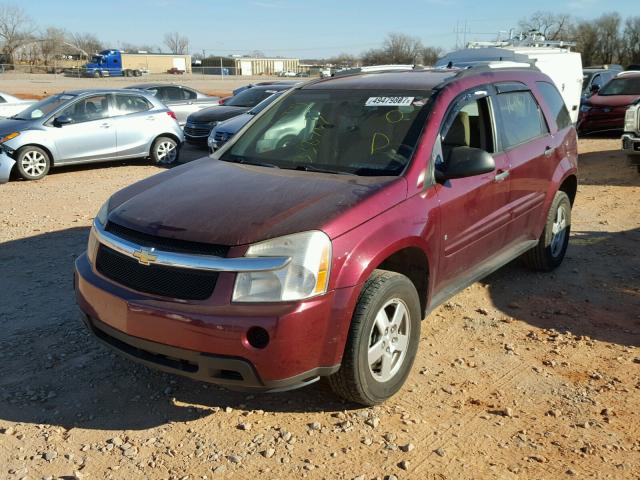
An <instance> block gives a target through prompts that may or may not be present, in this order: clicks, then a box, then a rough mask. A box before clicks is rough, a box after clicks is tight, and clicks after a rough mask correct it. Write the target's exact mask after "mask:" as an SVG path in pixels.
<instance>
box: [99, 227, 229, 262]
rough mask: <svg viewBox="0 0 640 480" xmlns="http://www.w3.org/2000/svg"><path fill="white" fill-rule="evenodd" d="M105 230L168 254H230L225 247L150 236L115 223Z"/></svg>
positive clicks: (223, 255) (220, 255)
mask: <svg viewBox="0 0 640 480" xmlns="http://www.w3.org/2000/svg"><path fill="white" fill-rule="evenodd" d="M105 230H106V231H107V232H109V233H113V234H114V235H116V236H118V237H120V238H122V239H124V240H128V241H130V242H133V243H136V244H138V245H141V246H143V247H148V248H155V249H156V250H165V251H167V252H178V253H195V254H199V255H214V256H216V257H226V256H227V253H228V252H229V247H226V246H224V245H214V244H209V243H201V242H191V241H188V240H178V239H175V238H166V237H157V236H155V235H148V234H146V233H142V232H138V231H136V230H131V229H130V228H127V227H123V226H122V225H119V224H117V223H113V222H108V223H107V226H106V227H105Z"/></svg>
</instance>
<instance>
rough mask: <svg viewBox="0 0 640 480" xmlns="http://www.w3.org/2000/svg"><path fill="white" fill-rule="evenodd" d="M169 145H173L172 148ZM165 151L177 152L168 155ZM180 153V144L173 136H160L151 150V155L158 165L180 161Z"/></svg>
mask: <svg viewBox="0 0 640 480" xmlns="http://www.w3.org/2000/svg"><path fill="white" fill-rule="evenodd" d="M169 146H172V148H170V147H169ZM163 151H164V152H171V151H174V152H175V154H174V155H173V156H171V155H170V154H169V155H170V156H166V154H164V153H163ZM178 153H179V145H178V142H176V141H175V140H174V139H173V138H171V137H158V138H156V139H155V141H154V142H153V145H151V152H150V154H149V156H150V157H151V159H152V160H153V161H154V163H155V164H156V165H169V164H172V163H175V162H177V161H178Z"/></svg>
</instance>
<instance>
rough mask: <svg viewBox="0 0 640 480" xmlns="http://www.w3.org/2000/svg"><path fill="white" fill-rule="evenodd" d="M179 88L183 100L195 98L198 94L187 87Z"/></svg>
mask: <svg viewBox="0 0 640 480" xmlns="http://www.w3.org/2000/svg"><path fill="white" fill-rule="evenodd" d="M180 90H182V98H184V99H185V100H195V98H196V97H197V96H198V95H197V94H196V92H194V91H193V90H189V89H188V88H181V89H180Z"/></svg>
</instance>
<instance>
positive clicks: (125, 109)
mask: <svg viewBox="0 0 640 480" xmlns="http://www.w3.org/2000/svg"><path fill="white" fill-rule="evenodd" d="M151 107H152V105H151V104H150V103H149V102H148V101H147V99H146V98H144V97H140V96H137V95H116V111H117V113H118V115H128V114H130V113H138V112H146V111H147V110H150V109H151Z"/></svg>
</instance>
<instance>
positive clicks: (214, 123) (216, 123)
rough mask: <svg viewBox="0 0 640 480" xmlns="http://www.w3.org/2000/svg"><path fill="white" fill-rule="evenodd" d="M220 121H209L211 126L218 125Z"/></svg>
mask: <svg viewBox="0 0 640 480" xmlns="http://www.w3.org/2000/svg"><path fill="white" fill-rule="evenodd" d="M219 123H220V122H209V126H210V127H212V128H213V127H215V126H216V125H218V124H219Z"/></svg>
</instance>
